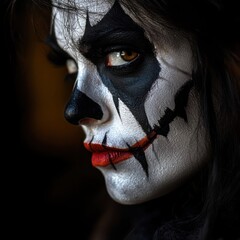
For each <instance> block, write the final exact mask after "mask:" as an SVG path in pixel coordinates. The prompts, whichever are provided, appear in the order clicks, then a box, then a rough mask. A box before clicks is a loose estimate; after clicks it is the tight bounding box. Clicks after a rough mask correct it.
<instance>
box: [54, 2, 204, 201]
mask: <svg viewBox="0 0 240 240" xmlns="http://www.w3.org/2000/svg"><path fill="white" fill-rule="evenodd" d="M56 2H58V1H56ZM75 6H76V7H78V8H79V11H78V12H74V11H73V12H72V13H71V12H68V13H67V12H66V11H63V10H60V9H57V8H54V10H53V33H54V35H55V37H56V40H57V42H58V44H59V46H60V47H61V48H62V49H63V50H64V51H66V52H67V53H68V54H69V55H70V56H71V57H72V58H73V59H74V61H75V63H76V66H77V77H76V83H75V85H74V89H73V92H72V96H71V98H70V100H69V103H68V104H67V107H66V112H65V115H66V118H67V119H68V120H69V121H70V122H72V123H75V124H79V125H81V126H82V127H83V129H84V131H85V134H86V139H85V141H84V145H85V146H86V148H87V149H88V150H90V151H91V152H92V165H93V166H94V167H96V168H98V169H99V170H100V171H101V172H102V174H103V175H104V178H105V181H106V186H107V190H108V192H109V194H110V195H111V197H112V198H113V199H114V200H116V201H118V202H120V203H124V204H134V203H140V202H144V201H147V200H150V199H153V198H156V197H159V196H161V195H163V194H166V193H167V192H169V191H171V190H173V189H174V188H176V187H177V186H178V185H179V184H181V183H182V182H184V180H186V179H187V178H188V177H189V176H190V175H192V174H193V173H194V172H196V171H197V170H198V169H199V168H200V167H201V166H202V164H203V162H204V160H203V159H204V153H205V147H204V145H203V134H202V133H203V130H199V126H200V125H201V124H200V122H201V121H200V120H199V112H198V105H197V98H196V95H195V92H194V87H193V81H192V74H191V73H192V67H193V66H192V65H193V61H192V52H191V48H190V45H189V43H188V41H187V40H186V39H184V38H183V37H180V35H178V34H177V33H174V32H170V31H167V30H166V29H164V27H163V26H159V27H158V28H157V29H156V32H155V34H156V35H155V36H154V35H153V33H149V32H148V31H147V28H146V26H145V25H146V24H144V25H143V24H141V23H140V22H139V21H137V20H136V19H135V18H134V17H133V16H132V15H131V14H129V13H128V11H126V9H125V8H124V7H123V6H121V5H120V4H119V3H118V2H115V3H114V2H112V3H110V1H106V0H105V1H104V0H102V1H99V0H98V1H97V0H95V1H85V0H76V1H75ZM142 17H144V16H142ZM146 19H147V18H146ZM146 21H147V20H145V22H146ZM143 22H144V21H143ZM144 26H145V27H144ZM150 36H151V37H150ZM68 63H69V64H68V66H69V71H70V72H74V67H75V66H74V62H73V61H69V62H68Z"/></svg>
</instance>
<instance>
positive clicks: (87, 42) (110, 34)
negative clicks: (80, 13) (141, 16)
mask: <svg viewBox="0 0 240 240" xmlns="http://www.w3.org/2000/svg"><path fill="white" fill-rule="evenodd" d="M134 35H136V37H135V38H137V37H139V36H142V37H144V30H143V29H142V28H141V27H140V26H139V25H137V24H136V23H135V22H134V21H133V20H132V19H131V18H130V17H129V16H128V15H127V14H126V13H125V12H124V11H123V9H122V7H121V6H120V4H119V3H118V2H117V1H116V2H115V3H114V4H113V6H112V8H111V9H110V10H109V11H108V13H107V14H106V15H105V16H104V17H103V18H102V20H101V21H100V22H98V23H97V24H96V25H94V26H91V24H90V21H89V13H87V18H86V27H85V32H84V35H83V37H82V38H81V39H80V40H79V44H78V45H79V48H80V50H83V51H84V49H85V48H87V47H88V46H91V45H94V44H95V43H98V42H99V41H100V42H101V40H103V41H104V40H106V39H108V40H110V39H112V40H118V41H121V39H122V38H124V39H126V37H132V38H133V37H134Z"/></svg>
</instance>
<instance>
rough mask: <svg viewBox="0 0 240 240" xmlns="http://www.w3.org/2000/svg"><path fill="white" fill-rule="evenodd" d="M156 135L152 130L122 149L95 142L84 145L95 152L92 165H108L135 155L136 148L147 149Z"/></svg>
mask: <svg viewBox="0 0 240 240" xmlns="http://www.w3.org/2000/svg"><path fill="white" fill-rule="evenodd" d="M156 136H157V134H156V132H155V131H152V132H151V133H150V134H149V135H148V136H146V137H144V138H143V139H141V140H140V141H138V142H136V143H135V144H134V145H133V146H131V147H129V148H121V149H120V148H114V147H109V146H104V145H101V144H94V143H84V146H85V148H86V149H87V150H88V151H91V152H92V153H93V154H92V165H93V166H94V167H106V166H108V165H110V164H116V163H119V162H122V161H124V160H127V159H129V158H130V157H132V156H133V153H132V151H133V150H134V149H137V148H142V149H144V150H145V149H146V148H148V147H149V145H150V144H151V143H152V142H153V140H154V139H155V138H156Z"/></svg>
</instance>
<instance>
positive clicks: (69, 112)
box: [64, 88, 103, 125]
mask: <svg viewBox="0 0 240 240" xmlns="http://www.w3.org/2000/svg"><path fill="white" fill-rule="evenodd" d="M64 116H65V118H66V120H67V121H68V122H70V123H72V124H75V125H77V124H79V121H80V120H82V119H86V118H90V119H95V120H101V119H102V117H103V112H102V109H101V107H100V106H99V105H98V104H97V103H96V102H94V101H93V100H92V99H91V98H89V97H88V96H87V95H86V94H84V93H83V92H81V91H79V90H78V89H77V88H75V89H74V91H73V92H72V95H71V98H70V100H69V102H68V104H67V106H66V108H65V113H64Z"/></svg>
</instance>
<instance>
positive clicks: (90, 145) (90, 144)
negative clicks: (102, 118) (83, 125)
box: [89, 136, 94, 151]
mask: <svg viewBox="0 0 240 240" xmlns="http://www.w3.org/2000/svg"><path fill="white" fill-rule="evenodd" d="M93 139H94V136H92V138H91V140H90V142H89V147H90V150H91V151H93V149H92V142H93Z"/></svg>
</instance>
